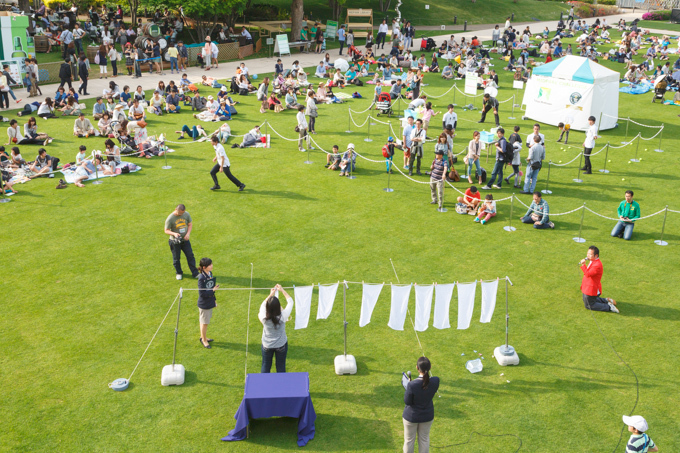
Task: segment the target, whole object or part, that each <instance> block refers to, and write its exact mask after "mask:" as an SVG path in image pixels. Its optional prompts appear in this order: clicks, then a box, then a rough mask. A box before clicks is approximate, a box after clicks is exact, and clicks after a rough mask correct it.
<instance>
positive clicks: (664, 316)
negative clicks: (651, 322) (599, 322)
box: [617, 301, 680, 321]
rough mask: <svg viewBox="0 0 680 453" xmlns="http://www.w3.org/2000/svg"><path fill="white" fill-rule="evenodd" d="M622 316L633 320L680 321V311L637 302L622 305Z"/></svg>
mask: <svg viewBox="0 0 680 453" xmlns="http://www.w3.org/2000/svg"><path fill="white" fill-rule="evenodd" d="M617 303H619V304H621V310H622V311H621V314H622V315H623V316H626V317H632V318H637V317H640V318H654V319H659V320H661V321H680V310H678V309H677V308H671V307H657V306H655V305H645V304H638V303H636V302H631V303H626V302H623V303H621V302H620V301H617Z"/></svg>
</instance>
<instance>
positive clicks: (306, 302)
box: [293, 286, 314, 330]
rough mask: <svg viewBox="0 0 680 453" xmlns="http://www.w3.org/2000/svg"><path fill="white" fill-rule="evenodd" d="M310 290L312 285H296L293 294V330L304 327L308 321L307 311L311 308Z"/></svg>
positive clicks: (312, 288) (312, 287)
mask: <svg viewBox="0 0 680 453" xmlns="http://www.w3.org/2000/svg"><path fill="white" fill-rule="evenodd" d="M312 290H314V286H296V287H295V288H293V293H294V294H295V330H297V329H306V328H307V324H308V323H309V312H310V310H311V308H312Z"/></svg>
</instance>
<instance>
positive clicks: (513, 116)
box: [508, 94, 515, 120]
mask: <svg viewBox="0 0 680 453" xmlns="http://www.w3.org/2000/svg"><path fill="white" fill-rule="evenodd" d="M511 115H512V116H509V117H508V119H509V120H514V119H515V95H514V94H513V95H512V114H511Z"/></svg>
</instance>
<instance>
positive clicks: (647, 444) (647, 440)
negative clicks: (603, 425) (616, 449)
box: [623, 415, 659, 453]
mask: <svg viewBox="0 0 680 453" xmlns="http://www.w3.org/2000/svg"><path fill="white" fill-rule="evenodd" d="M623 423H625V424H626V425H628V431H630V432H631V433H633V434H632V435H631V436H630V439H628V444H627V445H626V453H647V452H652V451H659V448H658V447H657V446H656V444H655V443H654V441H653V440H652V438H651V437H649V436H648V435H647V434H645V433H646V432H647V429H648V428H649V426H648V425H647V420H645V419H644V418H643V417H642V416H641V415H633V416H631V417H628V416H626V415H624V416H623Z"/></svg>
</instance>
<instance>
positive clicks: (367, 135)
mask: <svg viewBox="0 0 680 453" xmlns="http://www.w3.org/2000/svg"><path fill="white" fill-rule="evenodd" d="M370 119H371V115H368V118H366V122H367V123H368V129H367V132H366V138H365V139H364V141H365V142H372V141H373V140H371V120H370Z"/></svg>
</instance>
